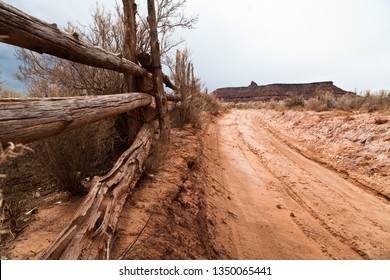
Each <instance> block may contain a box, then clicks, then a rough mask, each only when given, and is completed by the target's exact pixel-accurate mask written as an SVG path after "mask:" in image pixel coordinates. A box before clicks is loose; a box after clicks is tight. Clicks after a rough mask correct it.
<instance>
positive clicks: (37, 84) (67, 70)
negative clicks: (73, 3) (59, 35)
mask: <svg viewBox="0 0 390 280" xmlns="http://www.w3.org/2000/svg"><path fill="white" fill-rule="evenodd" d="M141 4H142V3H141ZM185 5H186V0H157V5H156V8H157V19H158V32H159V37H160V46H161V55H162V60H163V63H168V61H169V59H168V56H169V53H170V51H171V50H172V49H173V48H175V47H177V46H178V45H179V44H180V43H181V42H182V41H183V40H182V39H179V40H175V39H174V38H173V34H174V32H175V30H176V29H178V28H193V27H194V25H195V24H196V22H197V20H198V17H197V16H195V17H190V18H187V17H186V16H185V15H184V8H185ZM91 15H92V19H93V22H92V24H91V25H89V26H76V25H74V24H71V23H69V24H68V26H67V27H66V28H65V31H67V32H69V33H72V34H74V33H77V35H78V36H79V38H80V39H81V40H87V41H89V42H91V43H92V44H93V45H95V46H98V47H101V48H103V49H106V50H108V51H111V52H114V53H119V54H123V45H124V44H123V42H124V18H123V10H122V7H121V6H120V5H119V3H118V2H117V4H116V8H115V10H114V11H109V10H106V9H105V8H104V7H103V6H101V5H98V4H97V5H96V6H95V8H94V9H93V11H92V14H91ZM137 15H138V19H137V22H138V23H137V25H138V29H137V49H138V52H139V53H141V52H149V49H150V40H149V31H148V30H149V28H148V24H147V20H146V17H147V15H146V12H145V13H144V12H143V11H142V5H139V11H138V14H137ZM16 55H17V57H18V58H19V59H20V60H22V62H23V65H21V66H19V72H18V73H17V74H15V77H16V78H17V79H18V80H20V81H23V82H26V83H27V84H28V86H29V91H30V93H31V94H32V95H35V96H48V95H53V94H54V95H85V94H94V95H100V94H115V93H119V92H123V90H124V89H123V75H122V74H120V73H116V72H113V71H109V70H104V69H97V68H93V67H89V66H85V65H81V64H78V63H74V62H69V61H66V60H62V59H59V58H56V57H52V56H49V55H41V54H37V53H34V52H31V51H27V50H24V49H20V50H17V51H16Z"/></svg>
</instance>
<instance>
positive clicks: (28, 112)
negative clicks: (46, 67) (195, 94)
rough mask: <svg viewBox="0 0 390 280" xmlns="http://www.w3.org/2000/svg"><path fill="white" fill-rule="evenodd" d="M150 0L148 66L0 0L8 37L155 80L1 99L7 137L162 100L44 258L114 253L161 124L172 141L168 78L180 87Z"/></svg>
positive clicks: (0, 132) (29, 136) (31, 136)
mask: <svg viewBox="0 0 390 280" xmlns="http://www.w3.org/2000/svg"><path fill="white" fill-rule="evenodd" d="M147 1H148V13H149V17H148V20H149V26H150V28H151V32H150V34H151V54H152V56H151V61H150V62H149V64H148V65H147V67H146V65H145V66H143V65H142V64H141V65H138V64H137V63H135V62H132V61H130V60H127V59H125V58H124V57H123V56H122V54H114V53H111V52H108V51H106V50H104V49H102V48H100V47H96V46H93V45H92V44H90V43H88V42H86V41H84V40H82V39H80V37H79V35H78V34H77V33H73V34H70V33H67V32H64V31H61V30H59V28H58V27H57V25H56V24H49V23H46V22H44V21H41V20H39V19H37V18H35V17H32V16H30V15H28V14H26V13H24V12H22V11H20V10H18V9H16V8H15V7H13V6H11V5H9V4H6V3H4V2H2V1H0V41H1V42H4V43H7V44H11V45H14V46H18V47H22V48H26V49H29V50H32V51H35V52H38V53H41V54H49V55H53V56H56V57H59V58H62V59H66V60H70V61H73V62H77V63H81V64H85V65H88V66H93V67H98V68H103V69H109V70H113V71H117V72H121V73H124V74H125V77H129V76H132V77H136V78H137V79H141V80H143V81H144V82H143V84H151V85H152V88H151V89H149V90H148V91H147V93H142V92H132V93H122V94H117V95H105V96H82V97H69V98H68V97H63V98H39V99H38V98H19V99H15V98H13V99H0V106H1V107H0V108H1V109H0V143H3V144H5V143H7V142H14V143H23V144H26V143H29V142H32V141H36V140H40V139H44V138H47V137H51V136H55V135H58V134H60V133H63V132H65V131H68V130H71V129H75V128H78V127H82V126H84V125H87V124H90V123H92V122H96V121H98V120H101V119H104V118H108V117H112V116H114V115H119V114H122V113H124V112H129V111H132V110H134V109H136V108H142V107H144V108H145V107H146V106H151V104H153V103H155V104H156V105H155V106H156V108H155V109H154V111H155V112H156V117H157V120H149V122H147V123H144V125H143V126H142V128H141V130H140V131H139V132H138V135H137V137H136V139H135V141H134V142H133V144H132V145H131V146H130V147H129V149H128V150H126V151H125V152H124V153H123V154H122V155H121V156H120V158H119V159H118V160H117V162H116V163H115V165H114V166H113V168H112V169H111V171H110V172H109V173H108V174H106V175H104V176H95V177H94V178H93V179H92V180H91V181H90V184H89V193H88V194H87V196H86V198H85V199H84V201H83V203H82V204H81V206H80V208H79V209H78V211H77V213H76V214H75V216H74V217H73V219H72V220H71V221H70V222H69V224H68V226H67V227H66V228H65V229H64V230H63V232H62V233H61V234H60V235H59V236H58V238H57V239H56V240H55V241H54V242H53V243H52V244H51V245H50V246H49V247H48V248H47V249H46V250H45V252H43V254H42V256H41V258H42V259H80V258H82V259H109V258H110V248H111V247H112V243H113V240H114V239H115V236H116V234H117V223H118V219H119V216H120V213H121V211H122V209H123V206H124V202H125V201H126V199H127V196H128V194H129V193H130V192H131V190H132V189H133V187H134V186H135V184H136V182H137V181H138V180H139V178H140V176H141V174H142V172H143V165H144V161H145V159H146V158H147V157H148V155H149V152H150V147H151V143H152V139H153V135H154V131H155V129H156V127H158V126H159V127H160V135H161V137H162V138H164V139H163V140H165V141H167V140H168V141H169V130H170V126H169V115H168V105H167V99H171V100H172V97H171V98H167V95H166V93H165V91H164V88H163V82H164V83H165V84H166V86H168V87H171V88H172V89H176V88H175V86H174V85H173V84H172V83H171V82H170V81H169V79H168V77H167V76H166V75H164V74H163V73H162V71H161V61H160V55H159V52H160V50H159V43H158V39H157V29H156V27H157V23H156V11H155V7H154V0H147ZM123 3H124V7H125V8H127V9H136V5H135V4H134V1H132V0H123ZM126 14H127V18H129V17H130V18H129V20H132V21H133V22H135V18H131V17H135V14H136V13H135V11H134V10H131V11H130V12H129V11H128V13H126ZM129 26H130V25H129ZM132 26H135V25H134V24H132ZM133 31H134V30H133ZM132 56H134V55H132ZM148 93H150V94H151V95H150V94H148ZM153 101H154V102H153ZM156 124H159V125H156Z"/></svg>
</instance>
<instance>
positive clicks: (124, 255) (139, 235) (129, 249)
mask: <svg viewBox="0 0 390 280" xmlns="http://www.w3.org/2000/svg"><path fill="white" fill-rule="evenodd" d="M152 216H153V213H152V214H150V216H149V218H148V220H147V221H146V223H145V225H144V226H143V227H142V229H141V230H140V231H139V233H138V234H137V236H136V238H135V239H134V240H133V241H132V242H131V243H130V245H129V246H128V247H127V248H126V250H125V251H124V253H123V254H122V255H121V256H120V257H119V259H120V260H123V258H124V257H126V256H127V255H128V254H129V252H130V251H131V249H132V248H133V247H134V245H135V243H137V241H138V239H139V238H140V237H141V235H142V233H143V232H144V230H145V228H146V227H147V226H148V224H149V222H150V219H151V218H152Z"/></svg>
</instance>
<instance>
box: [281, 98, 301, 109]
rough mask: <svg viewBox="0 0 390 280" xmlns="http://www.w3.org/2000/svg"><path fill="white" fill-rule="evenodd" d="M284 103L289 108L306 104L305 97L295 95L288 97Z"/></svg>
mask: <svg viewBox="0 0 390 280" xmlns="http://www.w3.org/2000/svg"><path fill="white" fill-rule="evenodd" d="M284 104H285V105H286V107H287V108H296V107H303V106H304V105H305V99H304V98H303V97H302V96H293V97H289V98H286V99H285V100H284Z"/></svg>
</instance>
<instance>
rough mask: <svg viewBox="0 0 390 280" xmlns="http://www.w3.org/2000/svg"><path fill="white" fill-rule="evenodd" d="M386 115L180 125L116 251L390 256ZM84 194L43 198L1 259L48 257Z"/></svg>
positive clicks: (220, 119)
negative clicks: (44, 254)
mask: <svg viewBox="0 0 390 280" xmlns="http://www.w3.org/2000/svg"><path fill="white" fill-rule="evenodd" d="M387 118H388V116H386V115H383V114H382V115H375V114H352V113H341V112H326V113H312V112H293V111H287V112H277V111H272V110H231V111H228V112H225V113H223V114H222V115H220V116H217V117H215V118H207V121H205V122H204V123H205V124H206V126H205V127H204V128H203V129H202V130H199V129H194V128H191V127H187V128H186V129H184V130H177V129H175V130H173V132H172V145H171V147H170V148H169V149H166V148H165V149H161V148H159V149H158V150H159V151H161V150H163V151H164V152H163V153H161V154H159V153H158V152H156V150H155V152H154V153H153V155H152V157H151V158H150V160H149V162H148V168H147V170H146V172H145V174H144V176H143V179H142V180H141V181H140V182H139V184H138V185H137V187H136V189H135V190H134V192H133V193H132V194H131V195H130V196H129V198H128V201H127V202H126V205H125V207H124V211H123V213H122V215H121V217H120V220H119V228H118V234H117V238H116V241H115V244H114V247H113V248H112V250H111V258H112V259H389V258H390V205H389V199H388V194H389V181H388V180H389V175H390V170H389V168H390V167H389V165H390V160H389V155H390V147H389V145H390V141H389V140H390V136H389V131H390V128H389V125H390V124H389V122H388V121H386V120H387ZM378 120H380V121H378ZM363 138H364V139H363ZM355 139H358V140H356V141H355ZM341 147H342V149H341ZM81 200H82V198H79V199H76V198H70V197H68V196H67V195H66V194H63V193H51V194H50V195H48V196H44V197H41V198H39V200H38V201H36V202H34V207H35V206H36V207H35V208H36V211H34V212H33V213H32V214H30V217H29V221H30V222H29V223H28V225H27V226H26V227H24V228H23V230H21V232H19V233H18V234H17V236H16V237H15V238H11V240H10V241H9V242H7V244H6V245H4V244H2V246H1V249H2V250H1V255H2V257H3V258H10V259H39V258H40V256H41V254H42V252H43V250H44V249H45V248H46V247H47V246H48V244H49V243H50V242H52V241H53V240H54V239H55V238H56V237H57V236H58V234H59V233H60V232H61V230H62V229H63V228H64V227H65V226H66V224H67V223H68V221H69V220H70V219H71V218H72V216H73V215H74V213H75V211H76V210H77V207H78V205H79V204H80V202H81ZM59 201H61V203H58V202H59ZM3 245H4V246H3Z"/></svg>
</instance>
